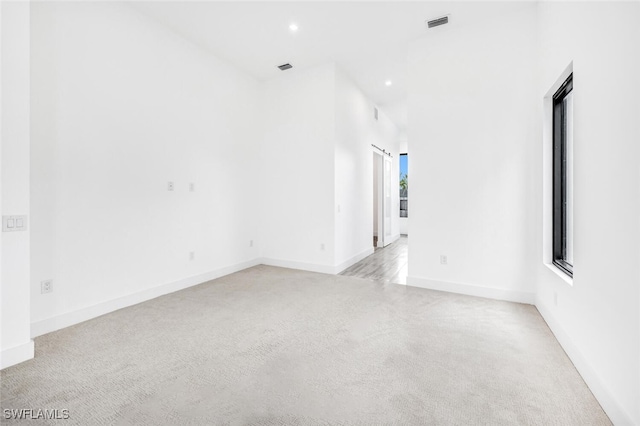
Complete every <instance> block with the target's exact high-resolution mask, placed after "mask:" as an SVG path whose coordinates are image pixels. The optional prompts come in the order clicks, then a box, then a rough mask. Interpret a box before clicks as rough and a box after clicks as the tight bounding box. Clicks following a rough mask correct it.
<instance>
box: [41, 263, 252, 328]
mask: <svg viewBox="0 0 640 426" xmlns="http://www.w3.org/2000/svg"><path fill="white" fill-rule="evenodd" d="M259 264H260V259H253V260H249V261H246V262H242V263H238V264H236V265H231V266H227V267H224V268H220V269H216V270H215V271H210V272H206V273H204V274H200V275H194V276H191V277H187V278H184V279H182V280H178V281H174V282H171V283H167V284H161V285H159V286H157V287H153V288H149V289H146V290H143V291H140V292H137V293H132V294H128V295H126V296H122V297H118V298H116V299H112V300H108V301H106V302H102V303H98V304H96V305H92V306H87V307H85V308H81V309H78V310H75V311H71V312H66V313H64V314H60V315H56V316H54V317H50V318H46V319H43V320H39V321H34V322H32V323H31V337H37V336H41V335H43V334H46V333H50V332H52V331H56V330H60V329H61V328H65V327H69V326H71V325H74V324H79V323H81V322H83V321H87V320H90V319H92V318H96V317H99V316H100V315H104V314H108V313H109V312H113V311H116V310H118V309H122V308H126V307H127V306H132V305H136V304H138V303H141V302H146V301H147V300H151V299H154V298H156V297H159V296H162V295H165V294H168V293H173V292H175V291H178V290H182V289H185V288H188V287H192V286H194V285H198V284H202V283H205V282H207V281H210V280H213V279H216V278H220V277H222V276H224V275H228V274H232V273H234V272H238V271H241V270H243V269H246V268H250V267H252V266H256V265H259Z"/></svg>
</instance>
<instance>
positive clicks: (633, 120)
mask: <svg viewBox="0 0 640 426" xmlns="http://www.w3.org/2000/svg"><path fill="white" fill-rule="evenodd" d="M603 17H606V19H603ZM639 22H640V4H638V3H637V2H636V3H614V2H611V3H604V2H586V3H546V2H543V3H540V5H539V27H538V34H539V40H540V41H539V43H540V44H539V72H540V79H539V84H538V87H537V91H536V103H537V106H538V109H539V113H538V116H540V117H541V118H540V119H541V120H543V119H545V117H542V105H543V102H542V99H543V97H544V96H545V94H546V93H547V91H548V90H549V89H550V88H551V87H552V85H553V84H554V82H555V81H556V80H557V79H558V77H559V76H560V74H561V73H562V72H563V70H564V69H565V68H566V67H567V66H568V65H569V64H570V63H571V62H572V61H573V73H574V101H575V109H574V131H575V134H574V146H575V150H574V155H575V157H574V158H575V160H574V164H575V172H574V230H575V239H574V279H573V284H572V285H569V284H567V283H566V282H565V281H564V280H562V279H561V278H560V277H558V276H557V275H556V274H554V273H553V272H552V271H550V270H549V269H548V268H546V267H544V266H542V259H541V253H542V247H541V246H539V247H538V253H539V255H538V256H537V258H536V259H535V261H536V266H537V274H538V277H539V279H538V287H537V298H536V305H537V306H538V309H539V310H540V312H541V313H542V314H543V315H544V317H545V319H546V320H547V322H548V323H549V325H550V326H551V329H552V330H553V332H554V333H555V334H556V336H557V337H558V339H559V341H560V342H561V344H562V345H563V347H564V348H565V350H566V352H567V353H568V355H569V356H570V357H571V359H572V360H573V362H574V364H575V365H576V367H577V368H578V370H579V371H580V373H581V374H582V376H583V377H584V378H585V381H586V382H587V384H588V385H589V386H590V388H591V390H592V391H593V392H594V394H595V395H596V397H597V398H598V399H599V401H600V402H601V404H602V405H603V408H604V409H605V411H606V412H607V414H608V415H609V416H610V418H611V420H612V421H613V422H614V423H615V424H621V425H622V424H640V404H639V401H640V304H639V303H640V288H639V285H638V283H639V282H640V270H639V262H638V253H640V224H639V223H638V218H639V217H640V183H639V182H638V170H639V169H640V164H639V159H640V145H639V142H638V141H640V124H639V123H640V120H639V119H640V97H639V96H638V93H640V82H639V80H638V76H639V75H640V27H639V26H638V23H639ZM545 143H549V141H545ZM538 147H539V148H538V150H539V154H538V156H537V157H538V158H540V154H542V147H540V145H538ZM536 161H539V162H541V161H540V160H536ZM537 170H538V171H539V172H540V170H541V168H538V169H537ZM537 180H538V181H539V182H542V181H543V176H541V175H538V176H537ZM538 187H539V188H540V189H539V191H537V192H536V195H535V199H536V200H542V198H543V196H547V194H543V193H542V189H541V187H540V185H539V186H538ZM536 211H541V209H540V208H537V209H536ZM536 222H537V224H541V223H542V219H540V220H537V221H536ZM542 232H543V231H542V227H541V226H540V225H539V226H537V227H536V233H537V234H541V233H542ZM539 241H541V238H539ZM555 298H557V305H556V303H555V301H554V299H555Z"/></svg>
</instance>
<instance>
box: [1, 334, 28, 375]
mask: <svg viewBox="0 0 640 426" xmlns="http://www.w3.org/2000/svg"><path fill="white" fill-rule="evenodd" d="M33 355H34V346H33V340H29V341H28V342H26V343H23V344H22V345H18V346H14V347H12V348H8V349H4V350H3V351H2V352H0V370H2V369H5V368H7V367H11V366H12V365H16V364H20V363H21V362H24V361H28V360H30V359H33Z"/></svg>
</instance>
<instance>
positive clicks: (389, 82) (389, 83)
mask: <svg viewBox="0 0 640 426" xmlns="http://www.w3.org/2000/svg"><path fill="white" fill-rule="evenodd" d="M392 84H393V83H391V80H387V81H385V82H384V85H385V86H391V85H392Z"/></svg>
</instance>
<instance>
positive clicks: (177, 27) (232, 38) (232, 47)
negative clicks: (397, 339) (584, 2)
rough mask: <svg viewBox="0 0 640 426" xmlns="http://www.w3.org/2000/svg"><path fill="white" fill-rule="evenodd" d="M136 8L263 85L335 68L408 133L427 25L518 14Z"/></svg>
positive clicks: (497, 8) (357, 5) (379, 7)
mask: <svg viewBox="0 0 640 426" xmlns="http://www.w3.org/2000/svg"><path fill="white" fill-rule="evenodd" d="M130 4H132V5H133V6H134V7H135V8H136V9H138V10H139V11H140V12H142V13H144V14H146V15H149V16H151V17H153V18H155V19H156V20H158V21H160V22H161V23H163V24H165V25H167V26H168V27H170V28H172V29H173V30H174V31H176V32H178V33H179V34H181V35H182V36H184V37H185V38H187V39H190V40H191V41H193V42H194V43H196V44H198V45H200V46H201V47H203V48H205V49H207V50H209V51H211V52H212V53H214V54H215V55H216V56H218V57H220V58H221V59H224V60H226V61H228V62H230V63H232V64H233V65H235V66H236V67H238V68H240V69H242V70H244V71H245V72H247V73H249V74H250V75H252V76H254V77H255V78H256V79H258V80H267V79H270V78H273V77H275V76H277V75H279V74H280V73H282V71H280V70H279V69H278V68H277V67H276V66H277V65H280V64H284V63H291V64H292V65H293V66H294V69H293V70H289V71H286V72H295V71H296V70H300V69H305V68H308V67H312V66H314V65H318V64H321V63H324V62H328V61H334V62H336V63H337V64H338V65H339V66H340V67H341V68H342V69H343V70H344V71H346V72H347V73H348V74H349V75H350V76H351V78H352V79H353V80H354V81H355V82H356V84H357V85H358V86H359V87H360V88H361V90H363V91H364V92H365V94H366V95H367V96H368V97H369V98H370V99H371V100H372V101H373V102H374V103H376V104H377V105H378V106H379V107H380V108H381V109H382V110H383V111H385V112H386V113H387V115H388V116H389V117H390V118H391V119H392V120H393V121H394V122H395V123H396V125H397V126H398V127H399V128H400V129H401V130H405V129H406V126H407V117H406V115H407V108H406V97H407V51H408V47H409V44H410V42H411V41H412V40H414V39H416V38H418V37H423V36H428V34H427V28H426V25H425V21H426V20H430V19H433V18H436V17H439V16H442V15H445V14H450V24H448V25H451V26H455V25H465V23H469V22H471V21H477V20H482V19H484V18H485V17H487V16H488V15H493V14H496V13H498V14H499V13H500V12H501V11H502V10H505V9H507V8H514V7H518V4H517V3H516V4H514V3H508V2H479V1H472V2H428V1H422V2H402V1H400V2H398V1H396V2H389V1H386V2H385V1H382V2H381V1H374V2H369V1H355V2H338V1H325V2H313V1H299V2H292V1H289V2H271V1H261V2H244V1H236V2H220V1H182V2H165V1H160V2H133V3H130ZM522 4H523V3H520V5H522ZM292 23H295V24H296V25H297V27H298V29H297V31H295V32H293V31H291V30H290V28H289V26H290V25H291V24H292ZM437 30H438V29H437V28H435V29H432V30H429V31H437ZM387 81H391V85H387V84H385V83H386V82H387Z"/></svg>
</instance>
